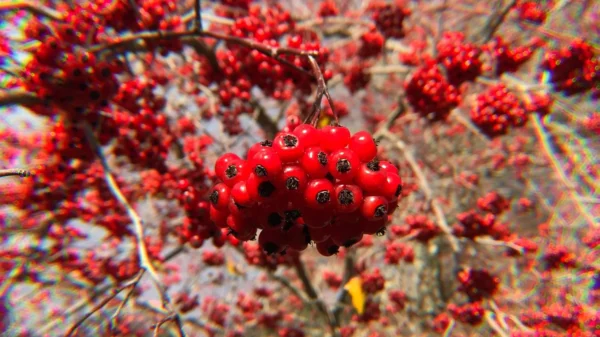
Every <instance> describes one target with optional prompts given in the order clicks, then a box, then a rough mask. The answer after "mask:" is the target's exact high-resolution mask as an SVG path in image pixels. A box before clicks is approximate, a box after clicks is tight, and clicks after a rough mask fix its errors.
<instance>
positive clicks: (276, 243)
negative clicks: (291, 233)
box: [258, 229, 287, 255]
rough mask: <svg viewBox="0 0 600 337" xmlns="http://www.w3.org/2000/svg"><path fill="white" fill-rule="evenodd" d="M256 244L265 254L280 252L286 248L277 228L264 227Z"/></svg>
mask: <svg viewBox="0 0 600 337" xmlns="http://www.w3.org/2000/svg"><path fill="white" fill-rule="evenodd" d="M258 245H259V246H260V248H262V250H263V251H264V252H265V254H267V255H273V254H280V253H282V252H283V251H284V250H285V249H286V248H287V245H286V244H285V243H284V240H283V235H282V233H281V230H279V229H265V230H263V231H262V232H260V234H259V235H258Z"/></svg>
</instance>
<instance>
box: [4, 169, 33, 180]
mask: <svg viewBox="0 0 600 337" xmlns="http://www.w3.org/2000/svg"><path fill="white" fill-rule="evenodd" d="M11 176H18V177H21V178H25V177H29V176H31V171H28V170H26V169H0V178H2V177H11Z"/></svg>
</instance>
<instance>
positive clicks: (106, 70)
mask: <svg viewBox="0 0 600 337" xmlns="http://www.w3.org/2000/svg"><path fill="white" fill-rule="evenodd" d="M100 75H101V76H102V77H105V78H106V77H108V76H110V69H109V68H102V70H100Z"/></svg>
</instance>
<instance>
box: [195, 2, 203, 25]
mask: <svg viewBox="0 0 600 337" xmlns="http://www.w3.org/2000/svg"><path fill="white" fill-rule="evenodd" d="M201 10H202V1H201V0H194V15H195V18H196V21H194V30H195V31H198V32H199V31H202V15H201Z"/></svg>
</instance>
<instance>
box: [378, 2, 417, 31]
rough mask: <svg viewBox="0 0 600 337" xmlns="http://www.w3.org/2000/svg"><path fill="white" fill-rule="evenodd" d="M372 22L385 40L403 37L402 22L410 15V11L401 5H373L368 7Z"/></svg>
mask: <svg viewBox="0 0 600 337" xmlns="http://www.w3.org/2000/svg"><path fill="white" fill-rule="evenodd" d="M370 7H371V8H370V9H371V10H372V11H373V15H372V17H373V21H375V25H376V26H377V29H379V31H381V33H382V34H383V36H385V37H387V38H402V37H404V34H405V31H404V25H403V24H404V20H405V19H406V17H408V16H409V15H410V13H411V12H410V9H408V8H405V7H403V6H402V5H401V4H399V3H398V4H385V3H375V4H372V5H371V6H370Z"/></svg>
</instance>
